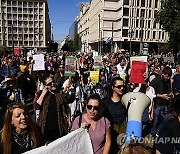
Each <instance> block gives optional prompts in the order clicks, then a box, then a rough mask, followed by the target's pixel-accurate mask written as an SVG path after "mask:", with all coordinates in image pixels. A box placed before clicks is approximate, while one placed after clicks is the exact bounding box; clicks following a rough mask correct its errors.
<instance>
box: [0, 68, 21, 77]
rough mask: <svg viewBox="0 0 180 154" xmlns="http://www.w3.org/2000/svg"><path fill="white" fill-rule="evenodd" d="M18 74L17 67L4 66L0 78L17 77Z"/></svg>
mask: <svg viewBox="0 0 180 154" xmlns="http://www.w3.org/2000/svg"><path fill="white" fill-rule="evenodd" d="M18 72H19V68H18V67H17V66H12V67H9V66H8V65H5V66H4V67H3V68H2V72H1V76H2V77H6V76H17V73H18Z"/></svg>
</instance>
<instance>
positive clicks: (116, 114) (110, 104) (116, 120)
mask: <svg viewBox="0 0 180 154" xmlns="http://www.w3.org/2000/svg"><path fill="white" fill-rule="evenodd" d="M123 93H124V81H123V79H122V78H120V77H114V78H113V79H112V81H111V87H110V89H109V96H107V97H106V98H105V99H104V101H103V102H104V103H103V107H104V108H103V110H102V115H103V116H105V117H106V118H108V119H109V121H110V122H111V125H112V130H111V131H112V133H111V134H112V135H111V136H112V137H111V139H112V140H111V142H112V146H111V151H110V153H111V154H114V153H117V152H118V151H119V147H118V145H117V143H116V138H117V136H118V135H119V134H121V133H124V132H125V127H126V117H127V111H126V108H125V106H124V105H123V104H122V103H121V97H122V95H123Z"/></svg>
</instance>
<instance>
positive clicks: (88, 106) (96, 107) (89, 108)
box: [87, 105, 99, 111]
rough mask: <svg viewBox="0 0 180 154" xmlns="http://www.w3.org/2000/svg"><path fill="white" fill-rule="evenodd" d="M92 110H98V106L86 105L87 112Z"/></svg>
mask: <svg viewBox="0 0 180 154" xmlns="http://www.w3.org/2000/svg"><path fill="white" fill-rule="evenodd" d="M92 108H94V110H96V111H97V110H98V109H99V106H93V105H87V109H88V110H92Z"/></svg>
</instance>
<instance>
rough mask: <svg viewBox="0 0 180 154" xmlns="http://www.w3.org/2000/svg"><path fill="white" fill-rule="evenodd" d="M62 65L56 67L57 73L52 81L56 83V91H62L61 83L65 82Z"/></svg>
mask: <svg viewBox="0 0 180 154" xmlns="http://www.w3.org/2000/svg"><path fill="white" fill-rule="evenodd" d="M65 79H66V78H65V76H64V65H62V64H60V65H59V66H58V70H57V73H56V74H55V75H54V81H55V82H56V88H57V90H58V91H60V90H62V86H63V83H64V82H65Z"/></svg>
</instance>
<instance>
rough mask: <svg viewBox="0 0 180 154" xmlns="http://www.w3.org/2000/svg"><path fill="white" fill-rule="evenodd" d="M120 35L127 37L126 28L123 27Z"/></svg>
mask: <svg viewBox="0 0 180 154" xmlns="http://www.w3.org/2000/svg"><path fill="white" fill-rule="evenodd" d="M122 36H123V37H128V30H127V29H123V31H122Z"/></svg>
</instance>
